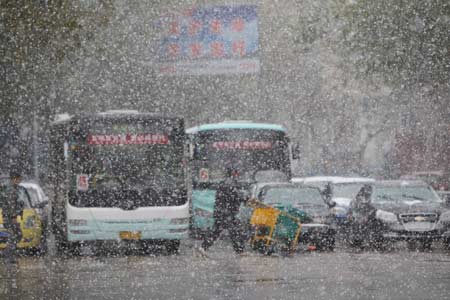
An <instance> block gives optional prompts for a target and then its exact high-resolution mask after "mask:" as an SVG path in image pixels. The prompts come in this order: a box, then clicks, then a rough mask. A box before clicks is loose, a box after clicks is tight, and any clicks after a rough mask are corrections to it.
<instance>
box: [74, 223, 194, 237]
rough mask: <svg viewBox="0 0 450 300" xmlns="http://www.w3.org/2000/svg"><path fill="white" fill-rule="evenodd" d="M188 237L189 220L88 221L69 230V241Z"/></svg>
mask: <svg viewBox="0 0 450 300" xmlns="http://www.w3.org/2000/svg"><path fill="white" fill-rule="evenodd" d="M174 221H175V222H176V223H175V224H174ZM180 221H182V222H180ZM188 235H189V219H188V218H183V219H172V220H169V219H162V220H158V221H155V220H148V221H111V220H107V221H101V220H96V221H87V223H86V224H85V225H83V226H70V225H69V226H68V228H67V237H68V240H69V241H92V240H105V241H106V240H114V241H120V240H158V239H161V240H181V239H185V238H187V237H188Z"/></svg>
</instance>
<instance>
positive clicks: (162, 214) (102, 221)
mask: <svg viewBox="0 0 450 300" xmlns="http://www.w3.org/2000/svg"><path fill="white" fill-rule="evenodd" d="M51 129H52V131H51V142H50V160H51V163H50V176H51V177H50V178H51V180H52V182H51V185H52V186H53V195H54V196H53V199H51V205H52V229H53V232H54V234H55V238H56V244H57V248H58V249H59V250H68V251H69V252H70V251H73V250H75V249H77V248H78V247H79V245H80V244H81V243H87V242H92V241H103V242H105V241H113V242H117V241H123V242H127V241H133V242H136V243H141V244H142V245H143V246H144V247H148V246H150V245H153V244H154V243H155V242H158V243H163V244H164V245H165V246H166V248H167V250H168V252H172V253H173V252H177V251H178V247H179V245H180V240H181V239H184V238H186V237H188V230H189V203H188V197H187V190H186V176H185V175H186V174H185V173H186V170H185V166H184V164H183V161H184V155H185V153H186V151H185V148H186V143H185V131H184V120H183V119H182V118H177V117H165V116H160V115H154V114H150V113H138V112H135V111H110V112H106V113H91V114H80V115H74V116H67V117H65V118H62V119H60V120H58V121H55V122H54V123H53V124H52V128H51Z"/></svg>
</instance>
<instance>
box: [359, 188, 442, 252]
mask: <svg viewBox="0 0 450 300" xmlns="http://www.w3.org/2000/svg"><path fill="white" fill-rule="evenodd" d="M357 201H358V200H357V199H354V200H353V201H352V203H351V205H350V207H351V209H352V207H353V208H356V207H358V204H357V203H356V202H357ZM370 205H371V206H372V207H373V209H372V210H367V212H370V214H371V215H368V216H366V220H368V221H367V224H371V228H366V229H367V233H365V235H366V236H370V237H371V238H377V239H378V240H377V243H378V244H386V243H387V242H389V241H391V242H392V241H398V240H405V241H407V242H408V245H409V247H410V248H415V247H416V246H417V245H418V246H419V247H420V248H423V249H427V248H430V247H431V245H432V242H433V241H435V240H444V242H445V243H447V244H448V243H449V241H450V207H448V204H447V203H446V202H444V201H442V200H441V199H440V198H439V196H438V195H437V194H436V192H435V191H434V190H433V189H432V188H431V186H429V185H427V184H426V183H425V182H422V181H407V180H395V181H379V182H376V183H375V184H374V185H373V192H372V194H371V197H370ZM353 210H354V211H352V213H353V215H357V211H355V209H353ZM353 218H354V219H355V217H353ZM371 218H372V220H371ZM355 223H356V222H355ZM355 226H356V225H355Z"/></svg>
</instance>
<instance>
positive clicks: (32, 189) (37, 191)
mask: <svg viewBox="0 0 450 300" xmlns="http://www.w3.org/2000/svg"><path fill="white" fill-rule="evenodd" d="M20 185H21V186H23V187H24V188H25V189H26V190H27V192H28V195H29V196H30V204H31V207H32V208H34V209H35V210H36V212H37V213H38V214H39V216H40V218H41V221H42V224H43V229H44V234H46V235H47V233H48V232H47V230H48V229H49V228H48V224H49V216H50V205H49V199H48V197H47V195H46V194H45V193H44V191H43V189H42V187H41V186H40V185H39V184H37V183H35V182H32V181H24V182H22V183H20Z"/></svg>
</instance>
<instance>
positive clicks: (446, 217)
mask: <svg viewBox="0 0 450 300" xmlns="http://www.w3.org/2000/svg"><path fill="white" fill-rule="evenodd" d="M439 222H440V223H441V224H442V225H444V226H447V227H450V211H447V212H445V213H443V214H442V215H441V217H440V218H439Z"/></svg>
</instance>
